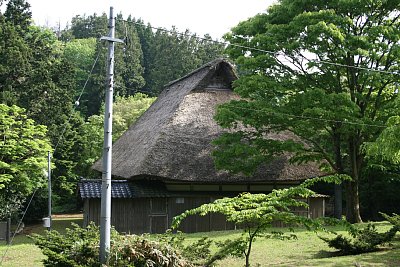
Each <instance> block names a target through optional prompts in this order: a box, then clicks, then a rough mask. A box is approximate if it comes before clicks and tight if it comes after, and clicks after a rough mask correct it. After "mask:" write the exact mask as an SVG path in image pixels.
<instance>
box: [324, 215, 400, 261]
mask: <svg viewBox="0 0 400 267" xmlns="http://www.w3.org/2000/svg"><path fill="white" fill-rule="evenodd" d="M398 230H399V227H398V226H393V227H392V228H391V229H389V230H388V231H387V232H384V233H379V232H378V231H377V229H376V227H375V225H373V224H371V223H369V224H368V225H367V226H366V227H365V228H363V229H357V228H355V227H351V228H349V230H348V232H349V234H350V237H345V236H343V235H341V234H336V237H334V238H327V237H321V236H320V238H321V239H322V240H324V241H325V242H326V243H328V245H329V247H332V248H336V249H338V250H339V251H340V253H341V254H343V255H354V254H361V253H366V252H371V251H375V250H377V248H378V246H379V245H383V244H385V243H388V242H390V241H391V240H392V239H393V238H394V236H395V235H396V233H397V231H398Z"/></svg>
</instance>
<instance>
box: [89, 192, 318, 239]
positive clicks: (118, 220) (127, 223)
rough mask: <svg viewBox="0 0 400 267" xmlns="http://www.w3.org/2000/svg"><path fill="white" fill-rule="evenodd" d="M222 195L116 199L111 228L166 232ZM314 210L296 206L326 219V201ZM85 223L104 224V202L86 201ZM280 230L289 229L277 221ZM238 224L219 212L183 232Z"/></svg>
mask: <svg viewBox="0 0 400 267" xmlns="http://www.w3.org/2000/svg"><path fill="white" fill-rule="evenodd" d="M217 198H219V197H218V196H190V197H188V196H186V197H168V198H131V199H115V198H114V199H112V202H111V203H112V204H111V225H113V226H114V227H115V229H116V230H117V231H118V232H120V233H126V234H129V233H131V234H142V233H164V232H165V230H167V229H168V228H170V227H171V223H172V219H173V217H175V216H177V215H179V214H181V213H183V212H184V211H186V210H188V209H192V208H195V207H198V206H200V205H202V204H205V203H210V202H212V201H214V200H215V199H217ZM308 203H309V205H310V207H309V208H308V209H306V208H304V207H296V208H294V209H293V212H294V213H295V214H297V215H301V216H307V217H310V218H318V217H322V216H324V205H325V199H324V198H310V199H309V200H308ZM84 213H85V217H84V224H85V225H87V223H88V222H90V221H93V222H95V223H96V224H97V225H98V224H99V222H100V199H86V200H85V202H84ZM273 225H274V226H276V227H282V226H285V225H283V224H282V223H279V222H276V223H274V224H273ZM235 228H236V227H235V225H234V224H233V223H231V222H227V221H226V219H225V216H224V215H222V214H218V213H213V214H208V215H206V216H198V215H196V216H189V217H188V218H186V219H185V220H184V221H183V222H182V224H181V226H180V227H179V229H178V230H179V231H182V232H185V233H194V232H208V231H222V230H232V229H235Z"/></svg>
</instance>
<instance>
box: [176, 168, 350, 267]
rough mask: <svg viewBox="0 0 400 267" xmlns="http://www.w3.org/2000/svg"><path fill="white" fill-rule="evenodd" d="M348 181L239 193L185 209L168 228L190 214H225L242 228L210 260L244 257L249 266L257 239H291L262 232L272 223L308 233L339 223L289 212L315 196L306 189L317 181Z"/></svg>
mask: <svg viewBox="0 0 400 267" xmlns="http://www.w3.org/2000/svg"><path fill="white" fill-rule="evenodd" d="M345 179H349V177H348V176H340V175H333V176H327V177H318V178H315V179H310V180H307V181H305V182H304V183H303V184H301V185H299V186H295V187H290V188H287V189H279V190H276V189H275V190H273V191H272V192H271V193H269V194H250V193H242V194H240V195H238V196H237V197H233V198H222V199H217V200H215V201H214V202H212V203H208V204H203V205H201V206H200V207H197V208H194V209H191V210H187V211H185V212H184V213H182V214H181V215H178V216H176V217H174V219H173V221H172V229H176V228H178V227H179V224H180V223H181V222H182V220H184V219H185V218H186V217H188V216H190V215H196V214H197V215H201V216H204V215H206V214H209V213H220V214H223V215H225V217H226V220H227V221H230V222H234V223H235V224H236V225H237V226H239V228H241V229H243V234H242V237H240V238H238V239H236V240H229V241H226V243H223V244H220V247H221V248H220V250H219V251H218V252H217V254H215V255H214V256H213V257H212V258H211V259H212V260H218V259H222V258H223V257H225V256H227V255H228V254H231V255H234V256H239V255H241V256H245V257H246V266H249V264H250V263H249V257H250V253H251V248H252V243H253V242H254V240H255V239H256V238H258V237H265V238H278V239H281V240H285V239H291V238H295V235H293V234H284V233H283V232H279V231H277V232H272V233H268V232H266V230H267V229H268V228H270V227H272V224H273V223H274V222H283V223H285V224H288V225H303V226H305V227H306V228H307V229H309V230H311V229H312V230H323V229H324V227H323V224H324V223H330V224H335V223H336V224H337V223H343V224H346V223H345V222H341V221H338V220H335V219H324V218H322V219H316V220H313V219H310V218H307V217H303V216H299V215H296V214H294V213H292V212H291V209H292V208H295V207H304V208H307V207H308V204H307V203H306V202H305V201H304V199H306V198H308V197H311V196H313V195H314V194H315V192H313V191H312V190H310V189H309V188H308V187H310V186H312V185H313V184H315V183H317V182H331V183H332V182H333V183H340V182H341V181H343V180H345Z"/></svg>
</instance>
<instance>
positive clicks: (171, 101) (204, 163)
mask: <svg viewBox="0 0 400 267" xmlns="http://www.w3.org/2000/svg"><path fill="white" fill-rule="evenodd" d="M235 79H237V76H236V74H235V71H234V68H233V66H232V65H231V64H230V63H229V62H227V61H225V60H223V59H218V60H215V61H212V62H210V63H208V64H206V65H204V66H202V67H201V68H199V69H197V70H195V71H193V72H192V73H190V74H188V75H186V76H185V77H182V78H181V79H179V80H176V81H173V82H171V83H170V84H168V85H167V86H166V87H165V89H164V90H163V92H162V93H161V95H160V96H159V97H158V99H157V101H155V102H154V103H153V105H152V106H151V107H150V108H149V109H148V110H147V111H146V112H145V113H144V114H143V115H142V116H141V117H140V118H139V119H138V120H137V122H136V123H134V124H133V125H131V127H130V128H129V129H128V130H127V131H126V132H125V133H124V134H123V135H122V136H121V137H120V138H119V139H118V140H117V141H116V142H115V143H114V144H113V157H112V175H113V177H119V178H123V179H131V180H133V179H135V180H137V179H143V178H147V179H148V178H151V179H157V180H163V181H174V182H202V183H203V182H204V183H221V182H228V183H238V182H249V181H252V182H256V181H258V182H265V181H288V180H302V179H306V178H310V177H314V176H316V175H318V174H319V171H318V169H317V168H315V166H313V167H312V168H310V165H303V166H298V165H291V164H289V163H288V162H287V159H286V158H284V157H282V158H279V159H277V160H275V161H273V162H272V163H270V164H269V165H268V166H266V167H265V168H263V170H262V171H259V172H257V173H256V174H255V175H254V176H252V177H247V176H243V175H231V174H229V173H227V172H225V171H217V170H216V169H215V167H214V163H213V159H212V157H211V151H212V149H213V146H212V145H211V142H212V140H214V139H215V138H217V137H218V136H219V135H220V134H221V133H222V132H223V129H222V128H221V127H220V126H218V125H217V123H216V122H215V121H214V119H213V117H214V114H215V109H216V107H217V105H219V104H222V103H225V102H228V101H230V100H233V99H238V98H239V97H238V96H237V95H236V94H235V93H234V92H233V91H232V82H233V81H234V80H235ZM276 138H277V139H281V138H284V139H285V138H288V136H286V135H284V134H276ZM101 163H102V161H101V160H99V161H98V162H97V163H96V164H95V165H94V169H96V170H98V171H101V170H102V166H101Z"/></svg>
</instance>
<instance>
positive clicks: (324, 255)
mask: <svg viewBox="0 0 400 267" xmlns="http://www.w3.org/2000/svg"><path fill="white" fill-rule="evenodd" d="M376 225H377V228H378V230H379V231H386V230H388V229H389V228H390V224H388V223H377V224H376ZM332 230H335V231H337V232H338V233H342V234H345V232H344V231H343V229H340V228H338V227H335V228H332ZM240 233H241V232H240V231H230V232H212V233H208V234H207V236H209V237H210V238H212V239H214V240H219V241H221V240H225V239H227V238H231V239H232V238H235V237H239V235H240ZM295 233H296V235H297V240H285V241H281V240H274V239H265V238H258V239H257V240H256V241H255V243H254V244H253V250H252V252H251V256H250V262H251V264H252V266H257V265H258V266H343V267H344V266H363V267H364V266H400V234H399V233H398V234H397V236H396V237H395V240H394V242H393V243H392V244H391V245H388V246H387V247H384V248H382V249H381V250H380V251H377V252H372V253H366V254H361V255H353V256H338V254H337V253H335V250H334V249H331V248H329V247H328V246H327V245H326V243H325V242H324V241H322V240H321V239H319V238H318V236H317V235H316V234H315V233H314V232H308V231H305V230H303V229H295ZM320 234H321V235H323V233H320ZM204 235H205V234H204V233H196V234H188V235H187V238H186V240H187V241H188V242H191V241H195V240H197V239H198V238H200V237H203V236H204ZM325 235H326V234H325ZM217 266H220V267H222V266H230V267H242V266H244V258H232V257H230V258H227V259H225V260H223V261H220V262H218V264H217Z"/></svg>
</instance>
